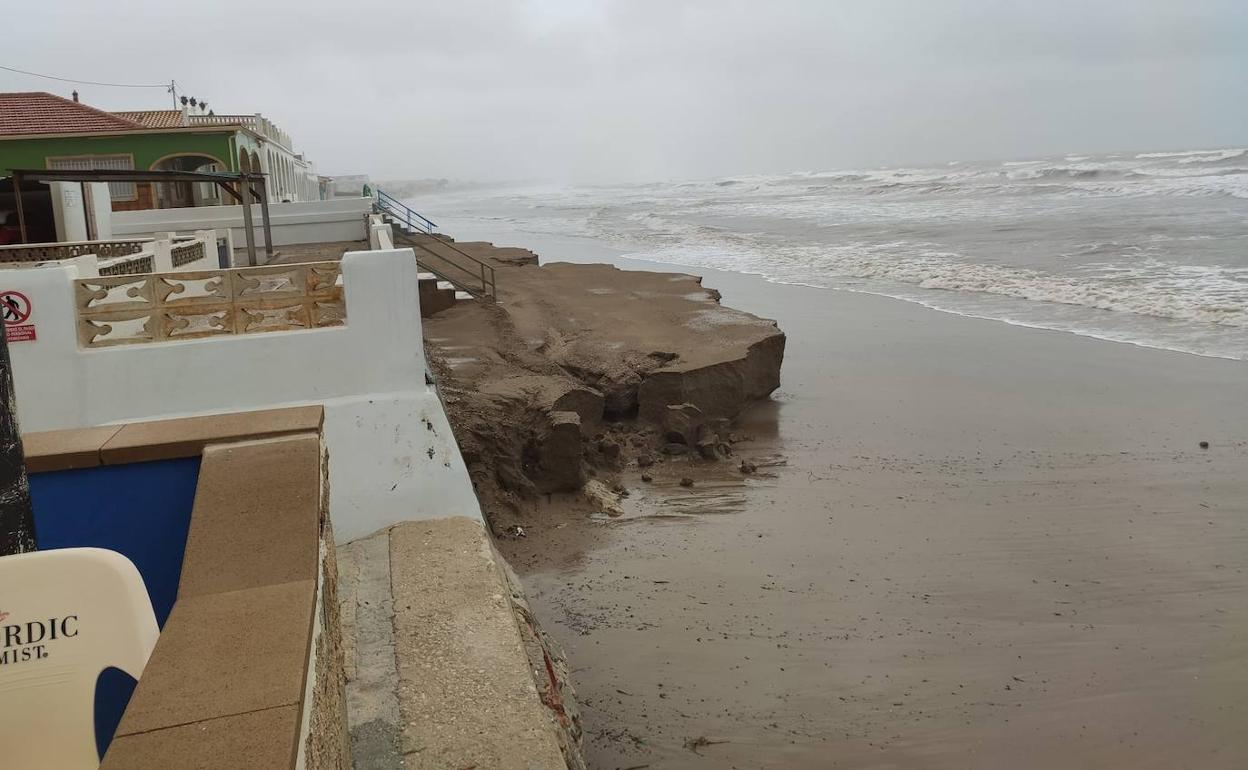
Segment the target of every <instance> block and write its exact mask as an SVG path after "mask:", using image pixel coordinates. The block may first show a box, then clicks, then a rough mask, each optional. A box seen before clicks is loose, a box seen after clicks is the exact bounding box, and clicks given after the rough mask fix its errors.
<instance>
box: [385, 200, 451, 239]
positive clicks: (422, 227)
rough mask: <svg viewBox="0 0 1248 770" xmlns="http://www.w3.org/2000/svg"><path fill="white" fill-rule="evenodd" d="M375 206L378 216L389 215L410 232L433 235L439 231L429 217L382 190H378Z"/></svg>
mask: <svg viewBox="0 0 1248 770" xmlns="http://www.w3.org/2000/svg"><path fill="white" fill-rule="evenodd" d="M374 206H375V208H376V209H377V213H378V214H389V215H390V216H392V217H394V218H395V219H396V220H398V221H399V223H400V224H403V225H406V226H407V227H408V229H410V230H419V231H420V232H422V233H428V234H430V235H432V234H433V231H434V230H436V229H438V226H437V225H436V224H435V223H434V222H433V221H432V220H430V219H429V217H426V216H424V215H423V214H421V213H420V212H418V211H414V210H412V209H411V208H409V207H408V206H407V204H405V203H404V202H403V201H401V200H399V199H398V198H395V197H394V196H393V195H390V194H389V193H387V192H385V191H383V190H381V189H378V190H377V202H376V203H375V204H374Z"/></svg>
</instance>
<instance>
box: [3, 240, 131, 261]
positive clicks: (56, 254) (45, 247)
mask: <svg viewBox="0 0 1248 770" xmlns="http://www.w3.org/2000/svg"><path fill="white" fill-rule="evenodd" d="M151 243H152V242H151V240H149V239H138V240H130V241H73V242H69V243H24V244H17V245H14V246H0V262H45V261H51V260H57V259H72V258H74V257H81V256H82V255H83V254H94V255H96V256H97V257H99V258H100V259H111V258H113V257H124V256H128V255H130V254H137V253H139V252H140V251H143V249H144V248H145V247H147V246H150V245H151Z"/></svg>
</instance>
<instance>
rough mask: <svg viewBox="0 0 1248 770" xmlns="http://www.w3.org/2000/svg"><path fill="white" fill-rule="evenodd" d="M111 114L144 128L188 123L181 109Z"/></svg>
mask: <svg viewBox="0 0 1248 770" xmlns="http://www.w3.org/2000/svg"><path fill="white" fill-rule="evenodd" d="M112 114H113V115H116V116H117V117H119V118H121V119H123V120H129V121H133V122H135V123H138V124H139V125H141V126H145V127H146V128H182V127H183V126H187V125H189V121H188V120H187V119H186V115H184V114H183V113H182V110H137V111H127V112H114V113H112Z"/></svg>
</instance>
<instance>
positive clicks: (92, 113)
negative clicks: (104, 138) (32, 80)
mask: <svg viewBox="0 0 1248 770" xmlns="http://www.w3.org/2000/svg"><path fill="white" fill-rule="evenodd" d="M139 128H143V126H142V125H141V124H139V123H137V122H135V121H133V120H126V119H125V118H122V117H118V116H117V115H110V114H109V113H107V112H104V111H103V110H97V109H96V108H94V107H88V106H87V105H85V104H79V103H78V102H74V101H70V100H69V99H63V98H61V97H59V96H56V95H54V94H48V93H43V92H41V91H31V92H26V93H7V94H5V93H0V136H5V135H19V134H71V133H80V132H87V131H133V130H135V129H139Z"/></svg>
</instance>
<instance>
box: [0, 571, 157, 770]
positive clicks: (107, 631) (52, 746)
mask: <svg viewBox="0 0 1248 770" xmlns="http://www.w3.org/2000/svg"><path fill="white" fill-rule="evenodd" d="M159 635H160V630H159V629H158V628H157V626H156V616H155V615H154V614H153V612H152V604H151V601H150V600H149V599H148V596H147V589H146V588H145V587H144V585H143V578H142V576H140V575H139V571H138V570H137V569H136V568H135V566H134V564H132V563H131V562H130V560H129V559H127V558H126V557H125V556H122V555H121V554H119V553H117V552H115V551H107V550H104V549H101V548H61V549H56V550H51V551H37V552H34V553H24V554H19V555H16V556H3V557H0V767H5V768H9V767H12V768H45V767H46V768H58V769H59V768H66V769H67V770H76V769H77V768H96V767H99V764H100V759H99V754H98V753H97V750H96V742H95V720H94V703H95V698H94V696H95V683H96V678H97V677H98V676H99V674H100V672H101V671H103V670H104V669H105V668H107V667H109V666H114V667H116V668H119V669H121V670H122V671H125V672H126V673H127V674H129V675H130V676H133V677H134V678H135V679H138V678H139V675H140V674H142V673H143V667H144V666H145V665H146V664H147V659H148V656H149V655H151V652H152V647H154V646H155V645H156V637H157V636H159Z"/></svg>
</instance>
